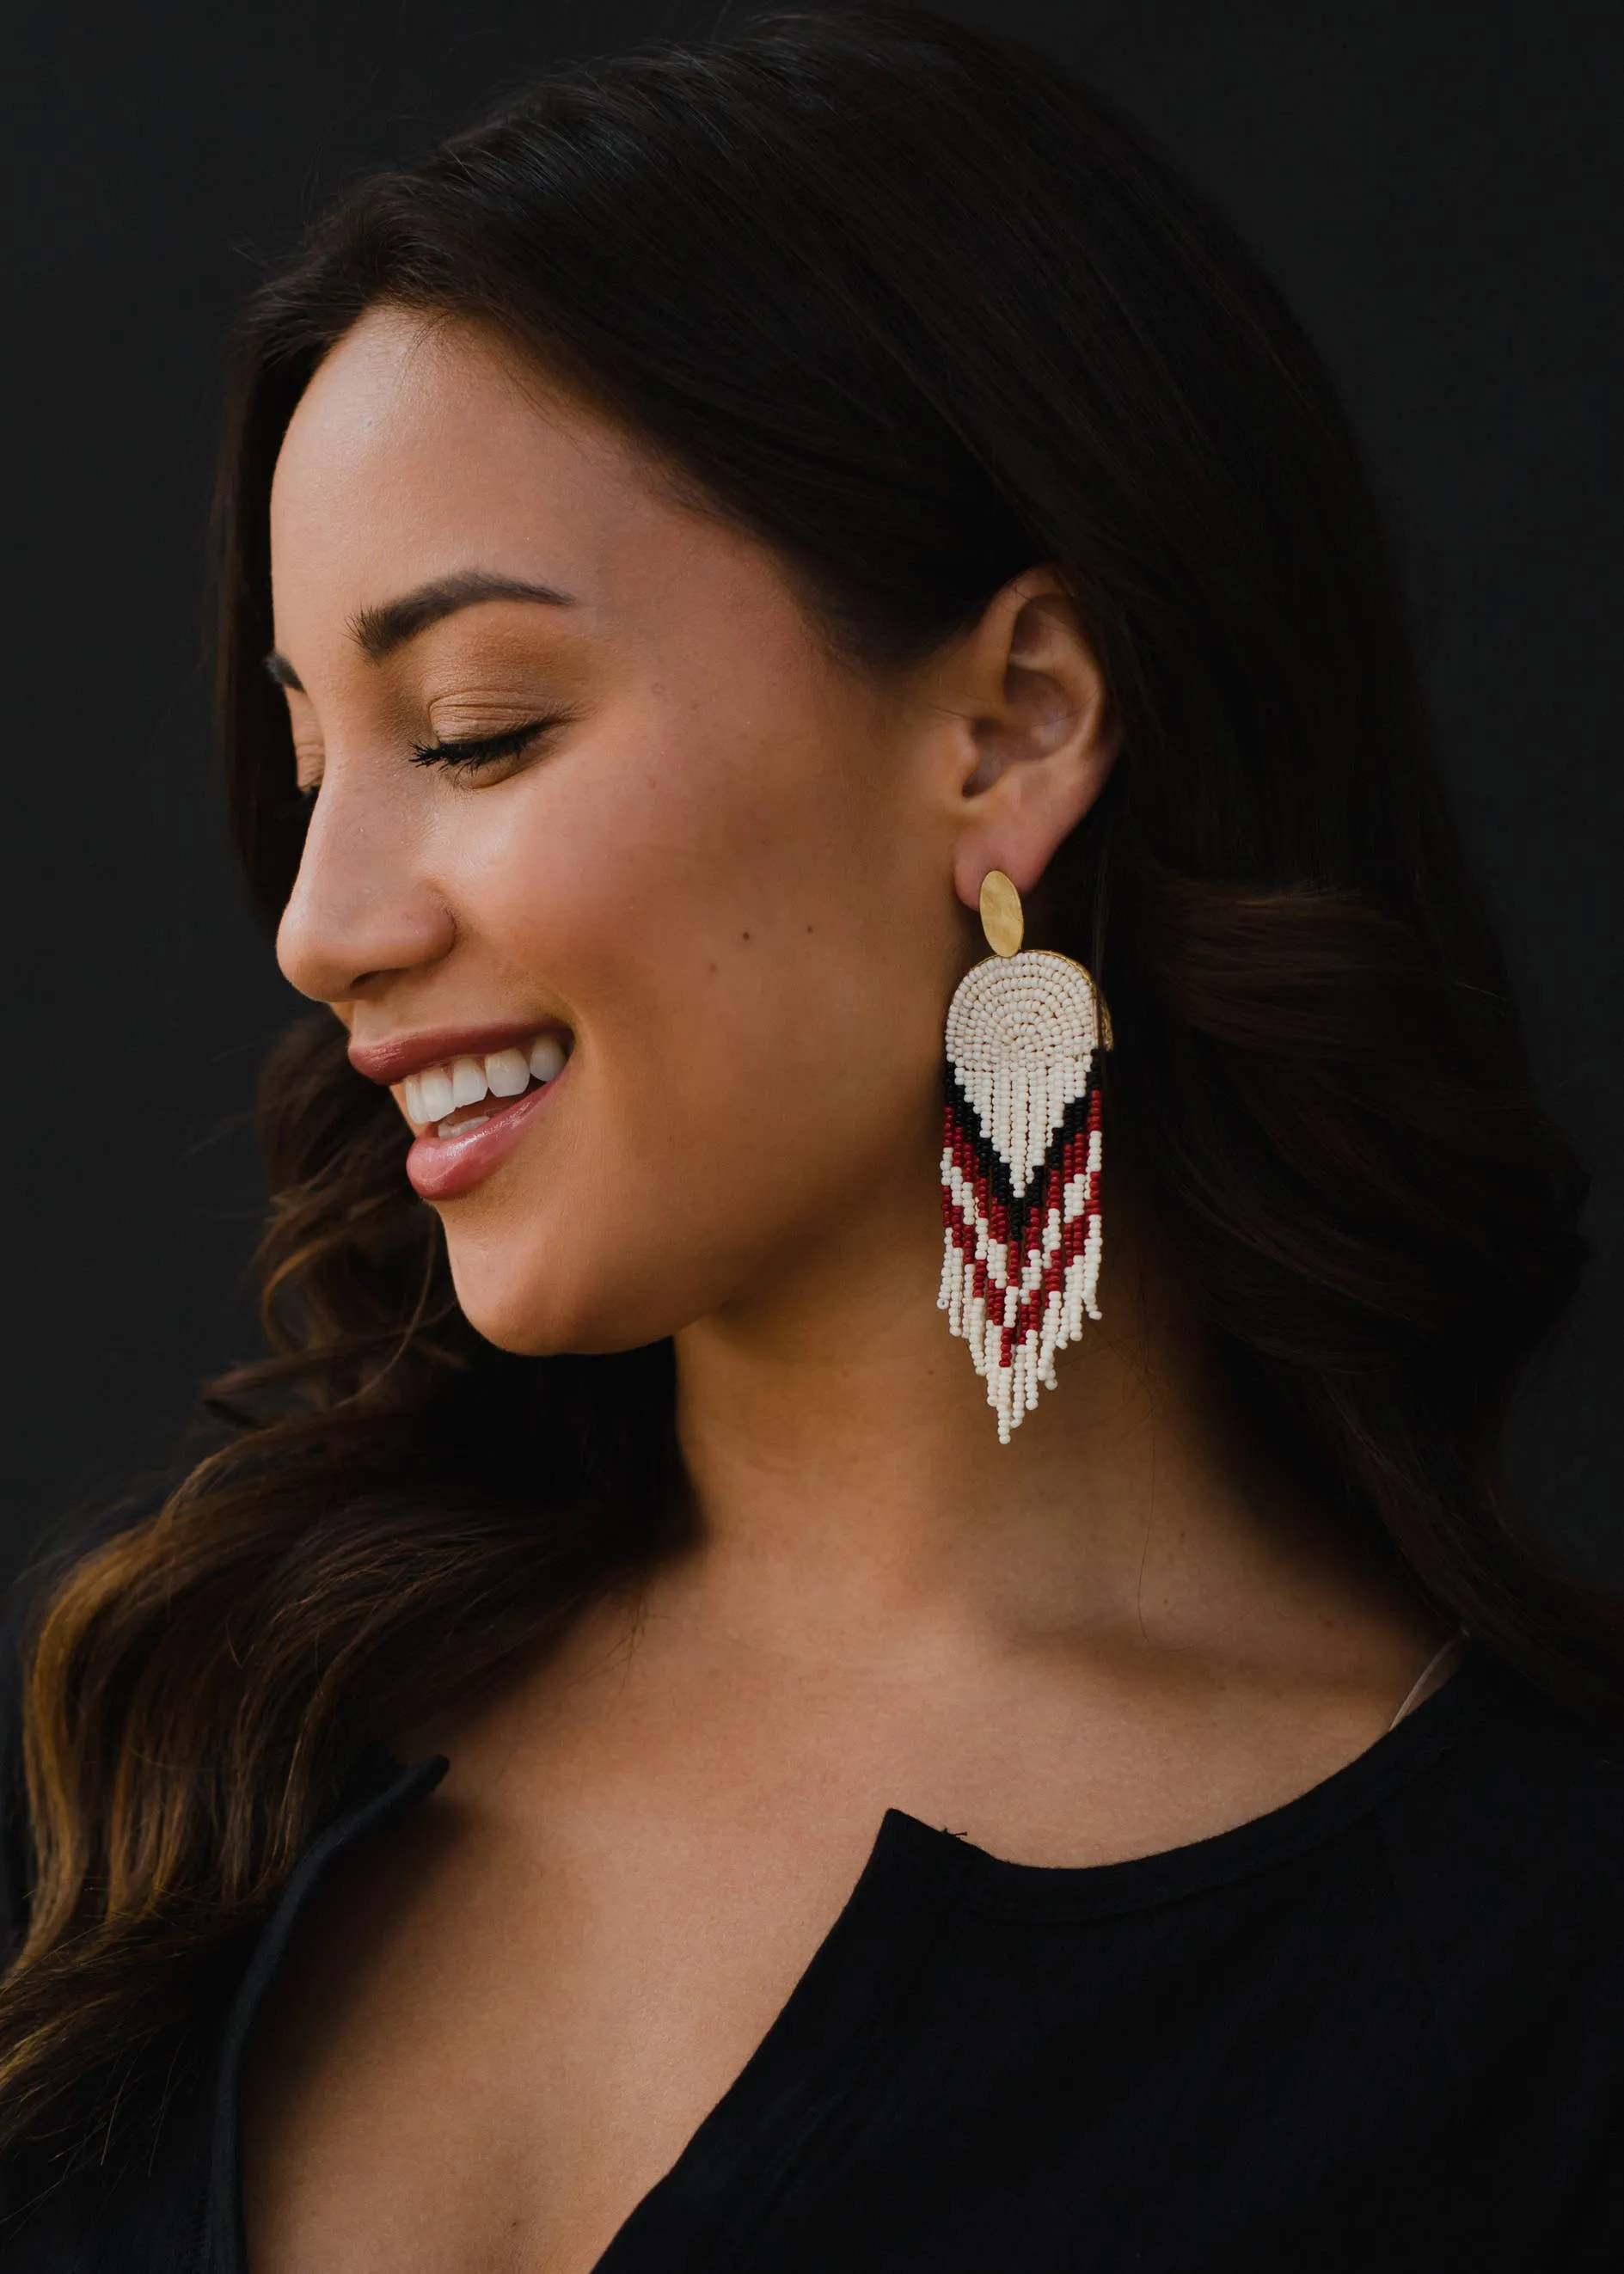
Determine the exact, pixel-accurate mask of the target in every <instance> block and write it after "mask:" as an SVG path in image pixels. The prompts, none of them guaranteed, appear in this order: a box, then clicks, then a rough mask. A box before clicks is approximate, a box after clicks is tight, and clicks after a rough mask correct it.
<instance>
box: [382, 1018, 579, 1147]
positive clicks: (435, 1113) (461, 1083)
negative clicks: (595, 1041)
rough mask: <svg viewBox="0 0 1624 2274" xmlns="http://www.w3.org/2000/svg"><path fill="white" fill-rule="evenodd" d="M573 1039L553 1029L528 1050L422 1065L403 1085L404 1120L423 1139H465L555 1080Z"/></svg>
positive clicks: (561, 1069) (494, 1051)
mask: <svg viewBox="0 0 1624 2274" xmlns="http://www.w3.org/2000/svg"><path fill="white" fill-rule="evenodd" d="M572 1039H573V1038H572V1037H571V1036H568V1035H560V1034H557V1033H554V1032H553V1031H551V1030H549V1032H547V1033H546V1034H544V1035H537V1037H536V1039H535V1041H534V1042H532V1043H530V1044H529V1045H528V1046H526V1047H522V1048H514V1049H510V1050H491V1051H488V1052H487V1053H486V1055H485V1057H484V1058H447V1059H446V1060H445V1062H444V1063H443V1064H442V1065H428V1066H419V1067H418V1069H417V1073H409V1074H408V1075H406V1077H405V1079H404V1080H403V1081H402V1082H401V1084H400V1094H401V1098H402V1103H403V1104H404V1106H405V1108H406V1118H407V1119H408V1120H409V1121H410V1123H411V1125H412V1126H413V1128H414V1129H416V1130H417V1133H418V1134H419V1135H420V1136H432V1137H436V1138H445V1137H464V1136H466V1135H467V1134H468V1133H469V1131H470V1130H471V1129H477V1128H478V1127H479V1126H480V1125H481V1124H482V1123H484V1122H486V1121H492V1120H494V1119H495V1118H496V1117H497V1116H498V1115H499V1114H501V1113H506V1112H508V1111H510V1110H511V1109H512V1108H513V1107H514V1106H515V1105H517V1104H518V1103H520V1102H521V1101H522V1100H523V1099H524V1098H526V1097H528V1096H530V1094H531V1092H532V1091H534V1090H538V1089H545V1088H546V1086H547V1084H548V1083H549V1082H550V1081H555V1080H556V1079H557V1077H558V1076H559V1075H560V1073H562V1072H563V1071H564V1068H565V1066H566V1065H568V1061H569V1051H570V1043H571V1041H572Z"/></svg>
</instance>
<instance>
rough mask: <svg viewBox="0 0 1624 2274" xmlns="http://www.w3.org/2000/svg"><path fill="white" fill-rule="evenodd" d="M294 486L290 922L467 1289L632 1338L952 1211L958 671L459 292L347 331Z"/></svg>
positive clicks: (280, 509)
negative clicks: (835, 601)
mask: <svg viewBox="0 0 1624 2274" xmlns="http://www.w3.org/2000/svg"><path fill="white" fill-rule="evenodd" d="M271 530H272V553H273V568H274V599H275V620H276V647H277V655H276V658H275V659H274V663H273V669H274V672H275V673H276V674H277V675H278V676H279V677H280V678H282V680H283V681H285V682H286V683H287V685H288V702H289V712H290V713H291V718H292V726H293V736H294V742H295V744H296V747H297V762H298V772H299V778H300V781H301V783H302V784H303V785H304V786H305V787H306V788H307V789H309V790H311V791H312V792H314V793H315V797H314V805H313V809H312V815H311V821H310V832H309V838H308V841H307V845H306V848H305V856H304V861H303V863H302V866H301V868H300V871H299V876H298V881H297V886H296V888H295V890H294V893H293V896H292V899H291V900H290V902H289V907H288V909H287V912H286V915H285V917H284V920H283V922H282V930H281V935H280V939H279V944H278V945H279V955H280V960H281V962H282V968H283V970H284V971H285V973H286V974H287V975H288V977H289V979H290V980H291V981H292V983H293V984H294V985H295V986H296V987H297V988H299V989H300V990H303V992H305V994H307V995H310V996H313V997H315V998H319V999H320V1000H321V1001H324V1002H327V1003H329V1004H331V1005H332V1006H333V1008H334V1009H335V1012H336V1013H337V1014H338V1016H339V1017H340V1019H341V1020H342V1021H343V1023H344V1024H345V1026H346V1027H347V1028H349V1030H350V1036H351V1054H352V1058H354V1061H355V1063H356V1064H357V1066H358V1067H359V1068H360V1070H361V1071H362V1073H365V1074H367V1075H369V1076H371V1077H372V1079H374V1080H381V1081H387V1082H388V1083H389V1085H390V1087H391V1088H392V1090H393V1093H394V1095H395V1098H396V1100H397V1101H398V1103H400V1106H401V1109H402V1112H404V1113H405V1114H406V1115H407V1117H408V1118H410V1120H411V1121H412V1123H413V1126H414V1127H415V1129H416V1131H417V1142H416V1143H415V1145H414V1147H413V1148H412V1152H411V1155H410V1162H409V1171H408V1172H409V1174H410V1177H411V1180H412V1182H413V1184H414V1185H415V1186H416V1187H417V1191H418V1192H419V1193H421V1194H422V1195H423V1197H424V1198H425V1200H427V1201H429V1202H430V1203H431V1205H432V1206H433V1207H434V1208H436V1209H438V1210H439V1211H440V1215H441V1216H442V1218H443V1220H444V1224H445V1229H446V1235H447V1243H448V1246H449V1252H450V1258H451V1264H452V1269H453V1272H454V1275H455V1283H456V1288H457V1292H458V1296H459V1299H460V1300H461V1302H462V1306H463V1307H464V1309H465V1310H466V1312H467V1314H468V1315H469V1317H470V1320H471V1321H472V1322H473V1323H474V1325H475V1326H476V1327H477V1328H478V1329H480V1330H481V1331H482V1332H483V1333H484V1334H485V1335H486V1336H488V1337H490V1338H491V1339H492V1340H493V1341H495V1342H497V1343H500V1344H503V1345H505V1346H507V1347H508V1348H510V1349H514V1350H519V1351H525V1352H551V1351H556V1350H563V1349H574V1350H604V1349H610V1348H620V1347H626V1346H629V1345H631V1344H637V1343H641V1342H645V1341H649V1340H651V1339H653V1338H655V1337H658V1336H661V1335H665V1334H667V1333H670V1332H672V1331H673V1330H675V1329H679V1328H680V1327H682V1326H684V1325H685V1324H687V1323H688V1322H689V1321H693V1320H695V1319H697V1318H700V1317H702V1316H705V1315H708V1314H716V1313H719V1312H726V1311H729V1310H730V1309H732V1310H736V1309H737V1308H738V1307H739V1306H749V1305H751V1304H752V1303H755V1302H757V1301H759V1300H761V1299H765V1298H770V1297H771V1295H772V1294H773V1292H774V1291H775V1290H778V1289H781V1288H783V1287H785V1286H786V1285H787V1284H790V1283H791V1282H792V1281H793V1279H794V1278H795V1276H797V1275H798V1274H801V1273H804V1272H805V1271H807V1270H808V1269H842V1268H845V1267H846V1265H847V1264H849V1263H850V1262H851V1261H853V1258H854V1257H855V1255H856V1254H858V1253H860V1252H862V1251H861V1243H863V1242H864V1241H865V1240H867V1241H868V1242H869V1244H870V1247H871V1246H872V1242H873V1239H874V1238H875V1237H876V1231H875V1227H876V1224H877V1223H878V1222H879V1221H880V1220H881V1219H882V1218H883V1220H884V1222H885V1223H886V1224H888V1225H891V1226H895V1225H897V1224H899V1223H906V1226H907V1227H908V1238H909V1240H910V1242H912V1241H913V1240H914V1236H915V1233H916V1232H917V1234H918V1239H919V1242H920V1246H919V1253H920V1254H921V1255H928V1254H929V1250H930V1246H931V1244H932V1243H933V1242H934V1240H935V1239H936V1230H935V1205H936V1204H935V1161H936V1148H937V1128H938V1114H939V1087H938V1068H939V1065H940V1055H941V1047H942V1043H941V1030H942V1017H943V1012H944V1005H945V1004H946V1001H947V998H948V997H949V995H950V994H951V990H952V987H953V984H954V983H955V981H956V979H957V977H958V976H959V973H960V972H961V971H962V969H963V968H964V967H965V964H966V960H968V956H969V953H971V948H972V939H973V934H972V932H971V931H970V930H969V928H968V926H967V922H966V916H965V914H964V911H963V909H962V907H961V905H960V901H959V894H958V892H956V890H955V881H954V877H955V862H956V860H958V861H959V865H960V866H962V865H963V848H962V846H961V844H960V840H961V839H962V838H963V836H964V834H965V806H966V799H965V789H966V782H967V780H968V778H969V776H970V774H971V772H972V770H973V769H974V766H975V764H976V763H977V752H976V745H975V739H974V722H967V721H966V719H965V718H964V717H963V716H962V715H959V714H958V713H956V712H954V711H953V709H952V708H951V705H946V706H944V704H943V702H942V700H941V699H940V698H941V689H940V686H939V685H938V684H937V683H936V680H934V679H933V678H931V677H930V676H929V674H926V675H925V676H923V677H918V676H915V677H913V678H908V679H906V680H904V681H894V682H890V683H884V684H882V683H879V682H878V681H876V680H875V679H873V678H870V677H868V676H864V675H862V674H859V673H857V672H855V671H853V670H852V669H850V668H847V667H846V666H843V665H841V664H839V663H838V662H836V661H834V660H833V659H831V655H830V653H829V651H828V650H827V648H826V646H825V644H824V643H823V640H822V639H821V638H820V636H819V633H818V630H817V629H816V625H815V624H814V623H813V621H811V620H810V619H809V617H808V614H807V611H806V609H805V607H804V606H803V605H802V604H801V601H800V600H799V599H797V598H796V596H795V594H794V593H793V591H792V590H791V588H790V586H789V584H788V583H787V582H786V578H785V576H784V574H783V573H782V571H781V570H780V569H779V568H778V565H777V563H776V561H775V559H774V557H773V556H772V555H771V553H769V552H767V551H766V550H765V549H764V548H763V546H761V545H760V544H758V543H757V542H756V540H755V539H753V538H750V537H748V536H746V535H743V534H741V532H739V531H736V530H734V529H732V528H729V527H727V526H726V525H724V524H723V523H720V522H718V520H716V519H714V518H711V517H709V516H706V515H705V514H703V512H700V511H698V510H695V508H693V507H692V506H691V505H689V504H687V503H685V502H683V501H682V500H681V499H680V497H679V496H678V495H677V494H676V493H675V491H674V488H673V485H671V484H669V483H668V482H665V481H664V480H662V478H661V477H660V475H659V473H658V470H657V469H656V468H655V466H654V465H653V464H652V463H651V462H650V459H649V458H648V457H647V456H645V455H644V454H643V452H641V451H640V450H639V448H637V447H636V446H635V444H633V443H632V442H630V441H628V440H626V439H625V438H624V437H623V436H622V435H620V433H618V432H617V431H615V430H614V429H613V428H612V427H611V426H610V425H608V424H606V423H605V422H604V421H603V420H601V419H600V418H598V417H596V416H595V415H593V414H592V413H591V412H590V411H589V410H585V409H583V408H582V407H581V406H580V405H579V404H577V403H574V402H572V401H571V400H569V399H568V398H567V397H565V396H564V395H562V394H560V393H558V392H556V391H554V390H553V389H552V388H549V387H548V386H547V384H546V383H545V381H543V380H540V379H539V378H538V377H537V375H536V374H535V373H532V372H530V371H528V370H526V369H524V368H523V367H522V366H521V365H519V364H518V363H517V362H515V360H514V358H511V357H510V356H508V354H506V353H505V352H504V351H503V350H500V348H499V347H497V346H496V345H495V344H493V343H491V342H490V341H488V340H487V339H485V337H484V336H483V335H480V334H479V333H477V332H476V331H474V330H473V329H471V328H466V327H461V326H457V325H447V324H444V323H437V324H433V325H428V324H425V323H424V322H423V321H422V320H419V319H417V318H416V317H414V316H410V315H408V314H405V313H402V312H395V311H377V312H373V313H372V314H371V315H369V316H367V317H366V318H365V320H363V321H362V322H361V323H360V324H358V325H357V327H356V328H355V329H354V330H353V331H352V332H351V333H350V334H349V335H347V336H346V337H345V338H344V339H343V340H342V342H341V343H339V345H338V346H337V347H336V348H335V350H333V352H332V353H331V354H330V355H329V356H328V358H327V360H326V361H325V363H324V364H323V365H321V367H320V370H319V371H318V373H317V374H316V376H315V379H314V380H313V381H312V385H311V387H310V388H309V390H308V392H307V393H306V395H305V397H304V399H303V401H302V403H300V405H299V408H298V410H297V413H296V414H295V417H294V418H293V422H292V425H291V427H290V428H289V433H288V436H287V439H286V441H285V443H284V446H283V448H282V456H281V459H280V462H279V464H278V467H277V471H276V478H275V483H274V493H273V498H272V511H271ZM458 745H466V746H468V748H467V749H466V750H465V751H464V753H463V754H462V755H461V756H459V754H458V749H457V746H458ZM972 865H973V866H974V863H972ZM987 865H992V863H991V862H990V860H989V862H987ZM1002 865H1013V863H1012V859H1011V857H1010V856H1006V860H1005V862H1004V863H1003V864H1002ZM532 1068H533V1069H534V1072H532ZM538 1077H541V1079H538ZM454 1098H455V1099H457V1100H462V1099H466V1101H467V1102H466V1103H455V1104H451V1103H448V1100H450V1099H454ZM888 1236H891V1235H888ZM923 1268H928V1267H923ZM932 1291H933V1289H932V1287H930V1286H926V1287H922V1288H921V1301H922V1302H924V1303H926V1304H927V1305H929V1300H930V1297H931V1293H932Z"/></svg>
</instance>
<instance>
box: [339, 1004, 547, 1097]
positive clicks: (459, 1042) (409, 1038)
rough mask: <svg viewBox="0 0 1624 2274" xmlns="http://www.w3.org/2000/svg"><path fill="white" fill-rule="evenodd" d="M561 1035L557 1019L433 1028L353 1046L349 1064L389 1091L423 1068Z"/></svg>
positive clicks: (420, 1071) (482, 1055) (478, 1056)
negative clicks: (557, 1034)
mask: <svg viewBox="0 0 1624 2274" xmlns="http://www.w3.org/2000/svg"><path fill="white" fill-rule="evenodd" d="M560 1031H561V1028H560V1021H559V1020H556V1019H531V1020H529V1021H528V1022H526V1023H525V1024H523V1025H519V1024H516V1023H515V1022H514V1021H512V1020H509V1021H508V1024H507V1025H506V1026H501V1027H435V1028H432V1029H430V1030H428V1031H426V1032H425V1033H423V1034H421V1035H395V1037H394V1038H393V1039H392V1040H391V1041H389V1042H387V1043H356V1042H352V1043H350V1065H352V1066H353V1067H354V1068H355V1070H356V1072H357V1073H362V1074H365V1076H366V1079H367V1080H368V1081H375V1082H378V1083H380V1084H381V1085H382V1086H383V1087H384V1088H392V1087H393V1085H394V1084H395V1082H397V1081H405V1079H406V1077H407V1075H408V1074H409V1073H422V1071H423V1069H424V1067H425V1066H432V1065H447V1064H448V1063H449V1061H450V1060H451V1059H453V1058H485V1057H488V1056H489V1054H490V1052H491V1051H492V1050H515V1049H519V1048H522V1047H523V1046H525V1045H527V1044H529V1043H533V1042H534V1041H535V1039H536V1037H537V1035H546V1034H553V1033H557V1032H560Z"/></svg>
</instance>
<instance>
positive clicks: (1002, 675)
mask: <svg viewBox="0 0 1624 2274" xmlns="http://www.w3.org/2000/svg"><path fill="white" fill-rule="evenodd" d="M933 675H936V676H938V679H939V684H938V686H937V687H936V689H935V690H934V695H935V699H936V701H937V702H939V703H940V704H941V705H942V707H943V708H944V710H945V711H948V712H951V714H952V717H953V719H954V722H955V733H954V734H953V736H952V737H951V749H950V764H949V772H948V776H947V777H946V778H945V779H944V783H943V786H944V790H946V792H947V794H949V795H950V796H951V799H952V800H953V803H954V809H955V811H954V819H955V822H956V828H955V832H954V835H955V844H954V854H953V882H954V885H955V887H956V889H957V891H958V894H959V899H960V900H962V901H963V902H964V904H965V906H966V907H969V908H973V907H976V906H977V904H978V902H979V900H980V897H981V879H982V878H983V877H985V876H986V874H987V872H988V870H989V869H1002V870H1004V874H1005V876H1007V877H1010V878H1011V880H1012V881H1013V883H1014V884H1015V885H1017V886H1018V887H1019V890H1020V891H1021V892H1030V891H1031V890H1032V888H1033V886H1034V885H1035V884H1036V883H1037V881H1038V879H1039V877H1041V875H1042V874H1043V871H1044V870H1045V869H1046V868H1047V867H1048V865H1049V860H1050V857H1051V856H1052V855H1053V854H1054V852H1055V850H1056V847H1057V846H1059V844H1060V843H1061V842H1062V840H1064V838H1066V837H1068V836H1069V835H1070V834H1071V831H1072V830H1073V829H1075V828H1076V826H1077V825H1078V823H1079V821H1080V820H1081V819H1082V817H1083V816H1084V814H1086V812H1087V810H1088V809H1089V807H1090V806H1091V805H1092V804H1093V803H1094V800H1095V798H1096V797H1098V796H1099V794H1100V792H1101V789H1102V788H1103V787H1104V786H1105V783H1106V780H1107V779H1108V777H1109V773H1110V770H1111V765H1112V763H1113V761H1114V760H1115V758H1116V729H1115V727H1114V724H1113V722H1112V720H1111V717H1110V706H1109V701H1108V698H1107V695H1106V689H1105V682H1104V681H1103V679H1102V678H1101V674H1100V667H1099V666H1098V664H1097V663H1096V662H1095V661H1094V652H1093V651H1092V649H1091V648H1090V647H1089V644H1088V642H1087V640H1086V638H1085V636H1084V635H1083V630H1082V627H1081V625H1080V623H1079V621H1078V616H1077V611H1076V609H1075V607H1074V606H1072V603H1071V599H1070V596H1069V595H1068V594H1067V592H1066V590H1065V587H1064V585H1063V584H1062V583H1061V581H1060V579H1059V577H1058V576H1056V575H1055V573H1054V571H1053V570H1052V569H1031V570H1028V571H1027V573H1026V575H1024V576H1018V577H1017V578H1016V579H1015V581H1014V582H1013V583H1012V584H1006V585H1005V586H1004V589H1003V591H1001V592H999V593H998V594H997V595H996V598H995V599H993V600H992V601H991V602H990V603H989V606H988V607H987V609H986V611H985V613H984V614H982V616H981V621H980V622H979V623H977V624H976V625H975V627H974V629H973V630H971V631H970V632H968V633H966V635H965V636H963V637H962V638H961V639H959V640H958V641H956V642H955V643H954V644H953V646H952V647H951V648H950V649H949V650H948V651H946V653H944V655H941V656H939V657H937V658H936V659H935V664H934V667H933Z"/></svg>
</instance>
